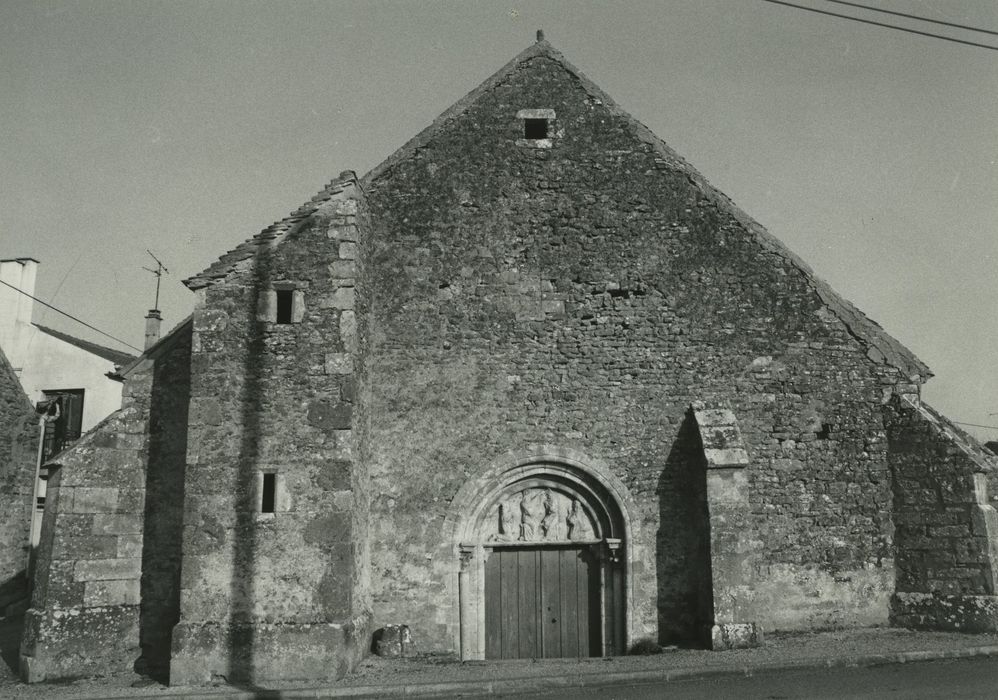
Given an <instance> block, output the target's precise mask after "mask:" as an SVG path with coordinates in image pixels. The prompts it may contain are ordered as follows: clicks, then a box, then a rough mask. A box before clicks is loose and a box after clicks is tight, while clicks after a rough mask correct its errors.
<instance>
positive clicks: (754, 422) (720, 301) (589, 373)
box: [362, 56, 907, 650]
mask: <svg viewBox="0 0 998 700" xmlns="http://www.w3.org/2000/svg"><path fill="white" fill-rule="evenodd" d="M527 108H550V109H554V110H556V118H555V120H554V122H553V123H552V129H551V130H552V138H551V140H550V147H549V148H545V147H539V146H540V144H531V143H530V142H524V141H521V140H519V139H520V138H521V137H522V135H523V132H522V128H523V127H522V123H521V122H520V120H519V119H517V117H516V114H517V112H518V110H521V109H527ZM689 172H690V171H689V169H688V166H686V165H685V164H684V163H682V162H681V161H680V160H679V159H678V158H676V157H674V156H672V155H671V154H669V153H667V152H664V151H663V150H662V149H661V148H659V147H658V146H656V145H655V144H653V143H652V142H651V141H650V140H649V139H648V137H647V136H646V135H644V134H642V133H641V131H640V129H638V128H637V127H636V126H635V124H634V123H633V122H632V121H631V120H630V119H628V118H627V117H626V116H622V115H621V114H620V113H619V112H618V111H617V110H615V109H611V108H610V107H609V106H607V105H606V104H604V103H603V101H602V100H601V99H599V98H598V97H596V96H594V95H592V94H591V93H589V92H587V91H586V90H585V89H584V88H583V86H582V84H581V83H580V82H579V80H578V79H577V78H576V77H574V76H573V75H572V74H570V73H569V72H568V71H566V70H565V69H564V68H563V67H562V66H561V65H559V63H558V62H556V61H554V60H552V59H549V58H546V57H543V56H541V57H537V58H534V59H532V60H530V61H529V62H528V63H526V64H524V65H523V66H521V67H520V68H519V69H517V70H514V71H513V72H512V73H511V74H510V75H509V76H508V77H507V78H505V79H504V80H502V81H500V82H499V84H498V85H495V86H493V87H490V88H489V89H487V90H485V91H484V92H482V93H481V94H478V95H475V96H473V99H471V101H470V103H469V104H467V105H466V108H465V109H464V111H463V112H460V113H458V114H455V115H453V116H449V117H448V118H447V119H446V120H445V121H444V122H442V124H441V125H440V126H439V127H438V128H437V129H436V130H435V131H433V132H431V133H429V134H428V135H425V136H424V137H422V138H420V139H419V142H418V145H417V146H416V147H415V148H412V149H410V150H409V151H407V152H405V153H403V155H402V156H400V157H398V158H394V159H393V160H391V161H389V162H388V163H387V165H386V166H385V167H383V168H380V169H378V170H376V171H375V172H374V173H373V174H372V175H371V176H370V178H369V181H367V183H366V191H367V196H368V200H367V201H368V204H369V207H370V212H371V220H372V222H373V227H374V229H373V231H372V235H371V236H370V237H369V238H368V239H366V240H365V241H364V242H363V243H362V258H364V259H365V260H367V261H369V267H370V272H371V285H370V289H371V299H370V303H371V309H372V310H371V348H370V354H369V359H368V363H369V386H370V390H369V394H366V396H369V398H370V402H371V415H372V416H373V417H374V419H373V422H372V425H371V432H370V435H369V440H368V442H367V445H368V448H367V449H368V451H369V457H368V460H367V461H368V462H369V464H370V472H371V480H372V482H371V486H372V494H373V497H372V507H371V511H372V536H371V541H372V543H373V545H372V546H373V552H372V587H373V593H374V611H375V624H376V626H380V625H382V624H387V623H399V624H407V625H409V626H410V627H411V628H412V630H413V635H414V639H415V642H416V644H417V645H419V646H420V648H421V649H424V650H453V649H455V648H456V645H457V643H458V640H457V629H458V625H457V615H458V610H457V598H456V593H455V586H456V583H455V581H456V580H457V572H458V562H457V557H456V552H455V549H454V546H455V544H456V543H454V542H447V541H441V539H442V532H443V521H444V518H445V517H446V516H445V514H446V512H447V509H448V506H449V503H450V501H451V499H452V498H453V497H454V494H455V493H456V492H457V491H458V489H459V488H461V486H462V484H463V483H465V482H466V481H467V480H468V479H470V478H474V477H475V476H476V474H477V473H479V471H480V470H481V469H482V468H483V465H486V464H488V463H490V462H491V461H492V460H493V459H494V458H495V457H496V456H497V455H500V454H502V453H504V452H506V451H509V450H517V449H519V448H520V447H521V446H523V445H525V444H531V443H548V444H551V443H553V444H561V445H564V446H566V447H570V448H573V449H575V450H578V451H579V452H581V453H585V454H588V455H591V456H593V457H594V458H596V459H599V460H601V461H604V462H606V463H608V464H609V465H611V467H612V468H613V469H614V470H615V471H616V473H617V474H618V475H619V478H620V479H621V480H622V481H623V482H624V483H625V484H626V485H627V487H628V489H629V490H630V492H631V493H632V494H634V496H635V498H636V499H637V503H636V504H633V506H634V509H635V511H636V516H635V517H636V519H637V522H636V523H635V524H636V526H637V527H636V530H637V531H639V532H642V533H645V534H644V535H642V538H641V539H639V540H638V539H636V540H635V541H632V542H630V543H628V556H629V557H630V558H631V562H632V569H631V576H632V581H631V584H632V597H631V628H630V634H631V638H632V639H633V638H636V637H641V636H645V635H649V634H651V635H658V636H660V637H661V638H663V639H667V638H674V637H683V636H693V635H695V628H696V624H697V619H696V618H697V615H696V613H695V611H696V609H697V605H698V602H697V601H699V600H700V599H701V597H702V596H701V591H700V590H699V589H698V584H697V583H696V581H695V580H694V578H692V577H690V576H687V575H686V574H684V573H682V572H684V571H687V570H688V569H689V567H690V563H691V562H690V557H692V556H695V552H696V542H697V539H698V538H699V537H701V536H702V534H703V533H699V532H697V531H696V528H698V527H699V524H698V523H699V521H698V518H701V515H699V514H698V513H696V512H695V511H694V510H693V509H691V508H690V506H689V505H688V503H689V502H688V499H687V498H685V497H684V494H686V493H688V492H689V490H690V489H691V488H694V485H695V484H693V482H692V481H691V478H693V477H691V476H690V474H691V470H692V469H693V468H694V467H693V464H694V463H695V462H696V460H698V459H702V456H698V455H697V449H698V445H697V442H698V441H696V440H695V439H694V438H695V433H693V434H692V435H691V434H690V433H689V431H686V432H685V433H684V431H683V429H682V426H683V424H684V421H685V419H686V412H687V410H688V407H689V405H690V404H691V402H693V401H695V400H707V401H713V400H718V401H723V402H726V403H727V404H728V405H729V406H730V407H731V408H732V410H733V411H734V412H735V414H736V415H737V416H738V417H739V420H740V423H741V429H742V433H743V438H744V442H745V445H746V448H747V451H748V454H749V457H750V459H751V464H750V465H749V466H748V467H746V470H745V472H746V476H747V479H748V482H749V489H748V499H749V504H748V505H749V510H750V523H751V527H752V530H751V534H752V537H754V538H755V539H756V540H757V547H758V549H759V550H760V551H761V552H763V553H764V554H763V556H761V557H760V559H759V563H758V565H757V566H756V568H755V569H754V570H753V571H750V572H749V574H750V581H751V584H752V585H751V589H752V592H753V594H752V596H751V597H750V598H747V599H745V600H744V601H743V604H744V606H745V608H744V609H743V613H744V615H745V616H746V618H747V619H749V620H752V621H755V622H758V623H761V624H762V626H763V627H765V628H767V629H774V628H775V629H793V628H814V627H828V626H837V625H869V624H883V623H886V622H887V608H888V598H889V596H890V592H891V590H892V585H893V579H894V571H893V563H892V539H891V530H892V526H891V523H890V510H891V491H890V479H889V473H888V467H887V460H886V441H885V436H884V429H883V422H882V417H881V402H882V401H883V400H884V398H885V396H886V395H889V394H890V391H891V385H892V384H893V383H894V382H895V381H897V380H898V379H900V378H901V377H899V376H898V375H897V372H896V371H895V370H894V369H893V368H892V367H890V366H888V365H886V364H884V363H883V359H884V356H883V355H882V354H877V352H874V351H871V353H870V355H868V351H869V350H870V348H869V344H868V342H867V341H864V340H860V339H859V338H858V337H857V334H855V333H854V332H852V331H853V329H851V328H850V327H848V326H847V325H846V323H844V322H843V321H842V320H841V314H840V313H839V312H838V311H834V310H833V309H831V308H830V307H829V305H828V303H827V302H826V300H825V299H824V297H823V296H822V294H821V293H820V292H819V290H818V289H816V288H815V286H814V284H813V283H812V281H811V279H810V278H809V277H808V275H807V274H805V272H804V271H802V269H801V268H800V266H799V265H798V263H796V262H795V261H794V260H792V259H790V258H789V257H787V256H785V255H782V254H780V252H779V251H777V250H774V248H773V247H772V246H766V245H761V244H760V242H759V240H758V237H757V236H756V235H755V234H754V233H753V231H752V230H750V228H751V227H750V226H749V225H748V224H746V223H745V222H744V221H743V220H742V219H741V218H739V217H738V216H736V215H735V214H733V213H732V211H731V210H730V208H729V206H728V203H727V202H726V200H724V199H723V197H722V196H720V195H718V194H716V193H713V192H711V191H709V190H708V189H706V188H705V187H703V186H702V185H700V184H698V182H697V181H695V180H694V179H693V178H692V177H691V176H690V174H689ZM904 379H907V378H904ZM691 611H694V612H692V613H691Z"/></svg>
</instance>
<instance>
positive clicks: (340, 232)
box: [171, 174, 370, 684]
mask: <svg viewBox="0 0 998 700" xmlns="http://www.w3.org/2000/svg"><path fill="white" fill-rule="evenodd" d="M330 188H331V189H333V190H336V192H335V194H334V195H331V196H332V199H331V201H326V202H323V203H321V204H320V205H318V210H317V211H315V212H314V213H313V215H312V216H311V217H307V218H306V217H304V216H302V217H298V219H297V220H295V221H294V222H293V223H292V224H291V225H290V229H291V230H290V231H288V230H287V228H285V229H283V230H281V231H276V232H272V233H273V235H272V236H270V238H271V239H273V238H277V237H278V236H280V237H281V240H283V242H282V243H281V245H280V246H279V247H275V248H270V247H269V246H268V245H267V241H266V240H263V241H262V242H261V244H260V246H259V249H258V251H255V256H253V257H251V258H250V259H248V260H246V261H245V263H243V264H241V265H238V268H237V269H235V270H234V271H232V272H231V273H230V274H228V276H225V277H224V278H223V279H219V280H217V281H212V282H211V283H209V284H208V286H204V285H203V284H197V286H200V287H203V288H202V289H200V290H199V300H198V305H197V308H196V310H195V312H194V340H193V356H192V375H191V406H190V420H189V424H190V427H189V444H190V447H189V450H188V457H187V461H188V464H187V478H186V493H185V498H186V506H185V522H184V539H183V573H182V582H181V621H180V623H179V625H178V626H177V628H176V630H175V632H174V641H173V644H174V650H175V652H174V656H173V660H172V664H171V682H172V683H179V684H189V683H194V684H198V683H207V682H209V681H210V680H211V679H212V678H214V677H217V676H224V677H226V678H227V679H228V680H229V681H245V682H261V681H265V680H275V679H294V678H311V679H321V678H333V677H338V676H341V675H342V674H343V673H345V672H346V671H347V670H348V669H350V668H351V667H352V666H353V665H354V664H355V663H356V662H357V661H358V660H359V658H360V657H361V656H362V655H363V654H364V653H365V652H366V651H367V649H368V646H369V644H370V636H369V629H368V621H369V612H368V611H369V602H368V598H367V593H366V583H365V580H366V576H367V575H366V563H365V561H364V558H365V555H364V552H365V549H366V547H365V544H364V542H365V540H366V538H367V533H366V527H367V526H366V519H367V496H366V484H365V481H366V478H365V476H364V474H363V472H362V470H361V468H360V467H359V463H358V461H356V460H357V445H358V442H359V436H358V434H357V433H358V432H359V427H360V426H361V424H362V419H361V418H360V412H359V411H356V410H355V407H356V405H357V396H358V393H359V392H360V391H361V386H362V381H361V377H362V363H361V360H360V357H359V353H358V342H359V340H358V339H359V333H360V331H359V330H358V327H359V323H358V314H357V313H356V311H355V308H354V299H355V291H354V290H355V281H356V279H357V271H356V268H355V265H356V261H355V258H356V255H355V248H356V241H357V236H358V234H359V229H358V226H357V216H358V211H357V210H358V202H357V201H356V200H355V196H356V194H357V192H356V188H355V187H354V185H353V176H352V174H350V175H349V176H347V177H346V179H345V180H344V181H342V182H340V183H338V184H337V183H334V184H333V185H331V186H330ZM313 209H314V207H313ZM265 233H268V232H265ZM268 235H270V234H269V233H268ZM223 260H224V258H223ZM189 284H190V283H189ZM285 292H286V293H288V294H289V295H290V298H291V299H292V301H293V304H292V308H291V309H289V311H290V312H291V313H290V316H289V319H288V321H289V322H287V323H280V322H278V321H279V319H280V316H279V314H281V313H283V310H284V308H283V301H282V300H281V298H280V297H281V295H282V293H285ZM268 474H272V475H274V476H273V477H272V478H274V480H275V494H274V499H273V506H274V510H275V512H273V513H262V512H260V511H261V501H262V493H261V488H262V484H263V483H264V480H265V479H267V478H271V477H268V476H267V475H268Z"/></svg>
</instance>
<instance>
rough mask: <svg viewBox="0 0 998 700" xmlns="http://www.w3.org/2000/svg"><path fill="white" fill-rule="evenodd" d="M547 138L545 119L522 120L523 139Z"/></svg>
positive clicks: (546, 122) (546, 121)
mask: <svg viewBox="0 0 998 700" xmlns="http://www.w3.org/2000/svg"><path fill="white" fill-rule="evenodd" d="M547 137H548V120H547V119H524V120H523V138H525V139H546V138H547Z"/></svg>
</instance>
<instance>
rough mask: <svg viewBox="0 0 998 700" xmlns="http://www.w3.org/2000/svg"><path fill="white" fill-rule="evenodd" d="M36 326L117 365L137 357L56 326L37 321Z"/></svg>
mask: <svg viewBox="0 0 998 700" xmlns="http://www.w3.org/2000/svg"><path fill="white" fill-rule="evenodd" d="M32 325H34V327H35V328H37V329H38V330H40V331H41V332H42V333H45V334H46V335H50V336H52V337H53V338H58V339H59V340H61V341H63V342H64V343H69V344H70V345H75V346H76V347H78V348H80V349H81V350H86V351H87V352H89V353H91V354H93V355H97V356H98V357H103V358H104V359H105V360H108V361H109V362H113V363H114V364H115V365H116V366H120V365H124V364H128V363H129V362H131V361H132V360H134V359H135V355H132V354H131V353H127V352H122V351H121V350H114V349H112V348H108V347H104V346H103V345H98V344H97V343H91V342H90V341H88V340H83V339H82V338H77V337H75V336H72V335H69V334H67V333H63V332H61V331H57V330H55V329H54V328H49V327H48V326H42V325H39V324H37V323H35V324H32Z"/></svg>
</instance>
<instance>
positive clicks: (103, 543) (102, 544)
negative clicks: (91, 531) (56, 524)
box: [52, 534, 118, 561]
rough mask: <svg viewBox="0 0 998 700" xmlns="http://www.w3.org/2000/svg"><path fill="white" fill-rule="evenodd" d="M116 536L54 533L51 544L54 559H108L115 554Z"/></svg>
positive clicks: (116, 546)
mask: <svg viewBox="0 0 998 700" xmlns="http://www.w3.org/2000/svg"><path fill="white" fill-rule="evenodd" d="M117 552H118V538H116V537H114V536H113V535H110V536H103V537H98V536H94V535H89V536H84V537H72V536H69V537H67V536H62V535H60V534H56V537H55V542H54V543H53V545H52V559H53V560H54V561H75V560H77V559H109V558H111V557H114V556H116V555H117Z"/></svg>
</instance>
